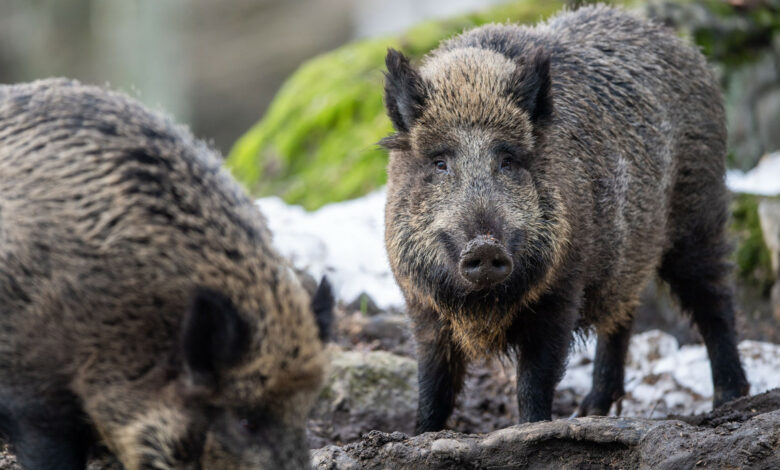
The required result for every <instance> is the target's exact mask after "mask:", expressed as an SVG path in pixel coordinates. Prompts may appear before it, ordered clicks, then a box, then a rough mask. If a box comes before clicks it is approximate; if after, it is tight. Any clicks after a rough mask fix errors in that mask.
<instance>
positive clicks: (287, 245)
mask: <svg viewBox="0 0 780 470" xmlns="http://www.w3.org/2000/svg"><path fill="white" fill-rule="evenodd" d="M257 205H258V206H259V207H260V210H261V211H262V212H263V213H264V214H265V216H266V218H267V219H268V225H269V227H270V229H271V231H272V232H273V234H274V244H275V245H276V247H277V249H279V251H280V252H281V253H282V254H283V255H285V256H287V257H288V258H290V259H291V260H292V262H293V264H295V266H296V267H297V268H300V269H305V270H306V271H308V272H309V273H310V274H312V275H313V276H315V277H317V278H318V277H320V276H322V275H323V274H327V276H328V279H329V280H330V281H331V283H332V284H333V285H334V287H335V290H336V296H337V297H338V298H339V299H341V300H342V301H344V302H347V303H349V302H352V301H353V300H355V299H356V298H357V297H358V296H360V294H361V293H364V292H365V293H368V294H369V295H370V296H371V298H372V299H373V300H374V302H375V303H376V304H377V306H378V307H379V308H382V309H389V308H401V307H402V306H403V303H404V299H403V296H402V294H401V291H400V289H399V288H398V286H397V285H396V283H395V279H393V275H392V273H391V272H390V264H389V262H388V260H387V254H386V253H385V245H384V227H385V224H384V215H385V191H384V190H380V191H377V192H374V193H372V194H369V195H367V196H365V197H362V198H359V199H353V200H351V201H346V202H340V203H334V204H328V205H326V206H323V207H322V208H320V209H319V210H317V211H314V212H306V211H305V210H304V209H303V208H302V207H300V206H288V205H287V204H285V203H284V201H282V200H281V199H279V198H278V197H268V198H263V199H259V200H258V201H257Z"/></svg>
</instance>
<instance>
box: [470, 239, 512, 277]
mask: <svg viewBox="0 0 780 470" xmlns="http://www.w3.org/2000/svg"><path fill="white" fill-rule="evenodd" d="M512 267H513V266H512V258H511V257H510V256H509V253H507V251H506V248H504V247H503V246H502V245H501V244H500V243H499V241H498V240H496V239H495V238H493V237H491V236H485V235H480V236H478V237H476V238H474V239H472V240H471V241H470V242H468V243H467V244H466V247H465V248H464V249H463V251H462V252H461V254H460V265H459V268H460V274H461V276H463V278H464V279H466V281H468V283H469V284H471V285H472V286H473V287H474V288H476V289H484V288H487V287H490V286H493V285H495V284H498V283H500V282H501V281H503V280H504V279H506V278H507V277H509V275H510V274H511V273H512Z"/></svg>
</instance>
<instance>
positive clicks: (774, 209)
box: [758, 199, 780, 320]
mask: <svg viewBox="0 0 780 470" xmlns="http://www.w3.org/2000/svg"><path fill="white" fill-rule="evenodd" d="M758 218H759V221H760V223H761V232H762V233H763V235H764V243H766V246H767V248H769V251H770V253H771V255H772V272H773V274H774V276H775V284H774V286H772V292H771V301H772V311H773V312H774V316H775V318H777V319H778V320H780V200H776V199H764V200H762V201H761V202H760V203H759V204H758Z"/></svg>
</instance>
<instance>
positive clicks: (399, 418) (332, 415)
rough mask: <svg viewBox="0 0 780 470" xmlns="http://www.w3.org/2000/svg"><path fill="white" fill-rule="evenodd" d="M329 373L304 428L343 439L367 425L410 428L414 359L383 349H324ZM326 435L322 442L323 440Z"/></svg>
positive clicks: (414, 390)
mask: <svg viewBox="0 0 780 470" xmlns="http://www.w3.org/2000/svg"><path fill="white" fill-rule="evenodd" d="M329 353H330V357H329V359H330V360H329V364H330V373H329V374H328V378H327V380H326V381H325V384H324V386H323V388H322V391H321V392H320V396H319V399H318V400H317V403H316V404H315V405H314V410H313V411H312V413H311V416H310V423H309V427H310V428H311V429H313V430H314V432H313V433H314V434H315V436H312V437H313V438H312V439H311V442H312V443H316V442H318V441H317V438H316V434H322V435H325V436H327V437H328V439H334V440H336V441H342V442H348V441H351V440H354V439H356V438H358V437H360V435H361V434H363V433H365V432H368V431H370V430H372V429H381V430H384V431H402V432H412V431H413V429H414V416H415V410H416V406H417V362H416V361H415V360H413V359H410V358H408V357H403V356H398V355H395V354H391V353H388V352H385V351H366V352H359V351H344V350H342V349H339V348H336V347H332V348H331V349H330V351H329ZM328 439H326V440H325V441H327V440H328Z"/></svg>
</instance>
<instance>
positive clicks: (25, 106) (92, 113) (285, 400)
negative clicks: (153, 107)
mask: <svg viewBox="0 0 780 470" xmlns="http://www.w3.org/2000/svg"><path fill="white" fill-rule="evenodd" d="M319 294H320V299H319V300H317V299H312V298H311V297H310V295H309V294H308V293H307V292H306V291H305V290H304V289H303V287H302V286H301V284H300V283H299V281H298V279H297V277H296V276H295V274H294V273H293V271H292V270H291V268H290V267H289V266H288V264H287V262H286V261H285V260H284V259H282V258H281V257H280V256H279V255H278V254H277V252H276V251H274V249H273V248H272V245H271V234H270V233H269V231H268V230H267V228H266V225H265V221H264V219H263V218H262V215H261V214H260V213H259V212H258V210H257V208H256V207H255V205H254V204H253V202H252V201H251V200H250V199H249V198H248V197H247V196H246V195H245V194H244V192H243V191H242V189H241V188H240V187H239V186H238V185H237V184H236V183H235V182H234V181H233V180H232V178H231V177H230V176H229V175H228V174H227V173H226V172H225V171H224V170H223V169H222V168H221V159H220V158H219V157H218V156H217V155H216V154H215V152H213V151H212V150H211V149H210V148H208V147H207V146H206V145H205V144H203V143H202V142H200V141H198V140H196V139H194V138H193V137H192V135H191V134H190V133H189V132H188V131H187V130H185V129H183V128H181V127H179V126H176V125H174V124H172V123H171V121H170V120H169V119H167V118H165V117H164V116H161V115H159V114H156V113H153V112H150V111H149V110H147V109H145V108H144V107H142V106H141V105H139V104H138V103H137V102H135V101H133V100H131V99H129V98H127V97H125V96H124V95H121V94H118V93H112V92H107V91H104V90H102V89H99V88H96V87H90V86H83V85H81V84H79V83H77V82H74V81H68V80H62V79H58V80H43V81H37V82H33V83H30V84H21V85H14V86H2V87H0V429H1V430H2V432H3V433H4V434H6V435H7V436H8V437H9V438H10V440H11V442H12V443H13V444H14V447H15V449H16V452H17V454H18V455H19V458H20V460H21V462H22V464H23V465H25V466H26V468H29V469H33V470H37V469H49V468H51V469H54V468H57V469H78V468H84V465H85V458H86V455H87V453H88V452H89V450H90V449H91V447H92V446H93V444H94V443H95V442H97V441H101V442H102V443H103V444H105V445H106V446H107V447H108V448H109V449H110V450H111V451H112V452H114V453H115V454H116V455H117V457H118V458H119V460H120V461H121V462H122V464H123V465H124V466H125V468H127V469H128V470H134V469H140V468H155V469H174V468H176V469H181V468H193V469H194V468H198V469H201V468H202V469H242V468H246V469H248V468H253V469H254V468H274V469H279V468H291V469H292V468H305V467H308V465H309V463H308V459H309V457H308V450H307V446H306V444H305V439H304V429H303V426H304V422H305V416H306V414H307V412H308V410H309V409H310V407H311V404H312V402H313V399H314V396H315V395H316V393H317V390H318V387H319V385H320V382H321V380H322V378H323V370H324V366H325V364H324V359H323V344H322V342H321V340H320V338H318V336H319V335H320V333H319V332H318V321H317V319H315V315H314V314H313V313H312V306H311V303H312V300H314V301H315V303H317V302H319V306H315V308H317V309H319V310H328V311H329V308H330V305H329V304H328V302H327V300H328V297H329V292H328V291H327V286H326V285H325V286H324V287H323V290H321V292H320V293H319ZM323 300H325V301H326V302H323ZM331 300H332V299H331ZM319 313H324V314H327V313H328V312H319Z"/></svg>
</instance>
